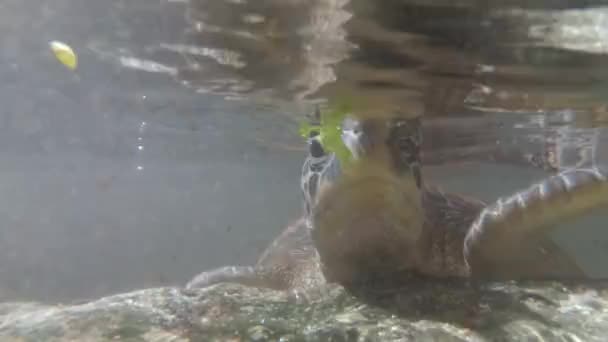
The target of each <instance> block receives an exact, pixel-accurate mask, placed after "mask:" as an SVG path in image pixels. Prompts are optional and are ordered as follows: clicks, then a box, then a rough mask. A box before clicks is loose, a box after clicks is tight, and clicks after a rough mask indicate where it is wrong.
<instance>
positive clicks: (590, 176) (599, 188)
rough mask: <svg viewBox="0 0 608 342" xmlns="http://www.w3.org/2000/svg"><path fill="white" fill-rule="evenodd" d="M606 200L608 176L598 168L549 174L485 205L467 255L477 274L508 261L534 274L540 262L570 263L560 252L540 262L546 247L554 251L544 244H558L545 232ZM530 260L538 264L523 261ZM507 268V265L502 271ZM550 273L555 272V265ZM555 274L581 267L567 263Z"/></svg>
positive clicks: (566, 273) (469, 239) (469, 237)
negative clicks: (537, 181) (565, 268)
mask: <svg viewBox="0 0 608 342" xmlns="http://www.w3.org/2000/svg"><path fill="white" fill-rule="evenodd" d="M607 205H608V179H607V177H606V174H605V173H602V172H601V171H600V170H599V169H597V168H594V169H572V170H567V171H564V172H562V173H560V174H558V175H555V176H551V177H549V178H547V179H545V180H543V181H541V182H539V183H536V184H534V185H532V186H530V187H529V188H527V189H525V190H523V191H520V192H517V193H515V194H513V195H511V196H509V197H506V198H500V199H498V200H497V201H496V202H495V203H493V204H491V205H489V206H487V207H486V208H484V210H482V211H481V213H480V214H479V216H478V217H477V219H476V220H475V221H474V222H473V223H472V224H471V227H470V228H469V231H468V233H467V235H466V238H465V245H464V256H465V260H466V262H467V263H468V265H469V266H470V268H471V273H472V275H473V276H475V275H479V274H480V273H484V272H488V271H491V269H492V268H493V267H491V265H506V264H509V263H518V264H519V265H520V267H528V268H530V270H527V271H526V270H521V272H519V271H513V272H514V273H518V274H519V273H522V274H524V275H526V273H531V274H528V275H531V276H532V275H536V274H533V273H534V272H536V270H535V269H536V268H540V267H541V266H540V265H545V264H546V265H553V266H555V267H557V266H559V265H562V264H563V262H566V261H565V260H564V258H563V257H562V256H559V257H553V258H552V259H551V260H552V261H551V262H549V261H547V262H546V263H541V262H540V261H538V258H540V257H542V255H543V252H542V251H543V250H545V254H547V255H551V253H550V252H547V251H546V249H552V248H554V247H555V246H554V245H553V246H552V245H551V243H550V242H549V240H548V236H547V235H546V234H545V233H547V232H549V231H550V230H551V229H552V228H554V227H556V226H557V224H558V223H561V222H564V221H566V220H568V219H573V218H576V217H578V216H581V215H584V214H586V213H588V212H590V211H592V210H594V209H597V208H600V207H602V206H607ZM518 251H521V252H518ZM558 259H561V260H562V262H561V263H560V261H559V260H558ZM547 260H549V259H547ZM526 261H529V262H532V263H537V264H538V265H537V266H538V267H537V266H533V265H532V264H529V265H528V266H525V262H526ZM522 265H524V266H522ZM494 268H499V267H494ZM509 272H510V270H504V272H503V274H506V275H508V274H509ZM546 272H547V273H548V274H551V270H547V271H546ZM554 273H556V274H562V275H564V276H566V277H567V276H572V275H575V274H573V273H577V271H576V270H574V268H568V270H564V271H557V270H556V271H554ZM571 273H572V274H571Z"/></svg>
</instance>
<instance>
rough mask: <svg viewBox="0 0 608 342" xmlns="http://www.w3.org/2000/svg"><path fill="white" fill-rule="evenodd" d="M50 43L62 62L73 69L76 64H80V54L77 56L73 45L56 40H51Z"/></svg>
mask: <svg viewBox="0 0 608 342" xmlns="http://www.w3.org/2000/svg"><path fill="white" fill-rule="evenodd" d="M49 45H50V46H51V50H53V53H54V54H55V57H56V58H57V59H58V60H59V61H60V62H61V64H63V65H65V66H66V67H68V68H70V69H72V70H74V69H76V66H77V65H78V56H76V54H75V53H74V51H73V50H72V48H71V47H69V46H68V45H67V44H65V43H62V42H59V41H56V40H54V41H52V42H50V43H49Z"/></svg>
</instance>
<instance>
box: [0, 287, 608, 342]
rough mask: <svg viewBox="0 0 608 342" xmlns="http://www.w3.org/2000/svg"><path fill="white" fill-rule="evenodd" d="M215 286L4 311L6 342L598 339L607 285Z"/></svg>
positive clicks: (1, 324)
mask: <svg viewBox="0 0 608 342" xmlns="http://www.w3.org/2000/svg"><path fill="white" fill-rule="evenodd" d="M293 298H294V297H293V296H290V295H288V294H286V293H285V292H278V291H272V290H263V289H256V288H248V287H243V286H240V285H232V284H219V285H216V286H212V287H209V288H207V289H198V290H187V291H186V290H182V289H179V288H156V289H146V290H139V291H135V292H131V293H126V294H119V295H114V296H109V297H105V298H102V299H99V300H96V301H91V302H88V303H84V304H75V305H45V304H41V303H4V304H0V340H1V341H175V342H178V341H180V342H181V341H601V340H604V339H605V332H606V331H608V286H606V284H598V285H593V286H591V285H586V286H581V285H578V286H575V285H563V284H559V283H554V282H551V283H540V282H536V283H527V284H515V283H500V284H493V285H488V286H484V287H481V288H478V289H474V288H472V287H470V286H466V285H464V284H456V283H453V282H441V283H439V282H433V283H428V282H424V283H417V284H413V285H412V286H408V287H404V288H400V289H392V290H387V291H376V292H374V293H373V294H369V293H368V294H367V295H365V296H359V295H354V294H351V293H347V292H346V291H345V290H344V289H343V288H341V287H338V286H328V287H326V288H324V291H319V293H318V294H317V295H315V296H313V297H309V300H308V301H304V302H303V301H301V300H298V301H295V300H293Z"/></svg>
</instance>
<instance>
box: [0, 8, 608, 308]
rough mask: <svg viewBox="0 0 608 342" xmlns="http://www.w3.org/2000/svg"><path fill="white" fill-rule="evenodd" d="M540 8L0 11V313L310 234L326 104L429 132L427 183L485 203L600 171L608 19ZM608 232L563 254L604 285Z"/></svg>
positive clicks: (581, 233)
mask: <svg viewBox="0 0 608 342" xmlns="http://www.w3.org/2000/svg"><path fill="white" fill-rule="evenodd" d="M482 3H483V4H482ZM550 4H551V5H550V6H549V5H548V4H547V2H539V1H536V2H530V1H527V2H517V1H503V2H500V3H498V2H496V3H494V2H492V1H490V2H475V1H427V2H425V1H406V0H402V1H397V0H391V1H388V0H387V1H382V2H380V1H361V0H359V1H352V2H347V1H338V0H335V1H333V0H315V1H312V0H311V1H299V0H291V1H278V0H277V1H270V0H268V1H259V2H253V1H252V2H246V1H219V0H209V1H203V0H190V1H185V0H184V1H177V0H174V1H168V0H161V1H144V0H131V1H118V0H113V1H93V0H88V1H76V0H55V1H41V0H33V1H27V2H24V1H17V0H5V1H3V2H2V4H0V13H1V14H0V15H2V20H0V32H2V39H0V79H1V80H2V81H1V83H0V96H2V99H3V101H2V106H1V107H0V108H1V109H0V157H1V158H2V162H1V163H0V193H1V194H2V196H0V297H1V298H2V299H7V300H8V299H15V298H27V299H38V300H49V301H55V300H67V299H74V298H82V297H95V296H100V295H104V294H110V293H114V292H119V291H125V290H129V289H134V288H141V287H150V286H157V285H164V284H182V283H184V282H185V281H187V280H188V279H189V278H190V277H191V276H192V275H194V274H196V273H198V272H200V271H202V270H204V269H208V268H212V267H217V266H222V265H228V264H252V263H253V262H254V261H255V258H256V256H257V255H258V254H259V253H260V251H261V250H262V249H263V248H264V247H265V246H266V244H267V243H268V242H269V241H270V240H271V239H272V238H273V236H275V235H276V234H277V233H278V232H279V231H280V230H281V228H282V227H283V226H284V225H285V224H286V223H288V222H289V220H291V219H295V218H296V217H297V216H298V215H299V214H300V210H301V208H300V197H299V193H298V181H299V172H300V166H301V162H302V160H303V158H304V156H305V154H304V150H303V148H304V145H303V142H302V141H301V139H300V138H299V137H298V134H297V122H298V121H299V120H300V119H302V118H303V117H304V114H305V113H307V111H308V110H310V102H319V101H321V100H323V99H327V98H346V99H348V100H349V101H350V102H351V103H352V104H353V105H355V108H358V109H359V110H361V111H371V112H374V111H377V112H387V111H391V112H399V113H403V115H420V114H422V115H424V117H425V120H426V122H425V125H426V128H425V129H426V131H425V149H426V150H427V152H428V153H427V156H429V157H428V160H427V162H428V164H429V165H428V166H427V167H426V171H425V172H426V173H427V174H428V177H430V178H431V179H433V180H435V181H436V182H438V183H440V184H442V185H444V186H446V187H447V188H449V189H451V190H455V191H460V192H464V193H467V194H469V195H476V196H479V197H481V198H483V199H485V200H493V199H495V198H496V197H497V196H499V195H500V194H505V193H509V192H510V191H513V190H515V189H519V188H521V187H522V186H525V185H527V184H528V183H529V182H531V181H532V180H535V179H539V178H540V177H542V176H543V175H544V174H547V173H549V172H552V171H554V170H553V169H555V168H556V169H560V168H566V167H571V166H575V165H592V164H593V163H602V162H605V161H606V160H607V159H606V157H608V155H606V152H603V150H604V148H603V147H604V146H605V141H606V139H608V137H607V136H606V134H607V132H606V131H605V129H604V123H605V122H606V120H607V119H608V111H606V100H605V99H606V94H607V89H608V87H607V84H608V83H607V81H608V69H607V66H608V59H607V58H606V55H605V53H606V52H608V43H607V42H608V39H607V38H608V9H606V8H602V7H601V6H602V2H601V1H577V2H573V1H565V0H564V1H552V2H550ZM573 4H575V5H573ZM590 8H592V9H593V10H591V9H590ZM51 40H61V41H64V42H66V43H68V44H70V45H71V46H72V47H73V48H74V49H75V51H76V52H77V53H78V55H79V59H80V64H79V68H78V70H77V71H76V72H71V71H69V70H67V69H66V68H64V67H63V66H62V65H60V64H59V63H58V62H57V61H56V60H55V59H54V57H53V56H52V55H51V52H50V50H49V48H48V42H49V41H51ZM244 97H247V98H246V99H243V98H244ZM239 98H240V100H238V99H239ZM294 99H295V100H297V101H296V102H292V101H293V100H294ZM237 100H238V101H237ZM605 222H606V217H605V216H600V215H598V216H596V217H589V218H585V219H584V220H579V221H577V222H576V223H574V225H576V229H575V230H570V231H565V230H564V231H563V232H560V233H558V234H556V239H557V241H559V242H560V243H561V245H562V246H563V247H564V248H566V249H567V250H569V251H571V252H572V254H573V256H574V257H575V258H576V260H577V261H579V263H580V265H581V266H582V267H583V268H584V269H586V270H587V271H588V272H589V273H590V274H592V275H597V276H607V275H608V270H607V269H606V267H605V263H604V262H603V260H606V258H607V257H608V254H607V253H608V250H607V248H608V234H607V233H606V231H605V229H604V228H605V225H606V224H605Z"/></svg>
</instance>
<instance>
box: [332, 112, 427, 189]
mask: <svg viewBox="0 0 608 342" xmlns="http://www.w3.org/2000/svg"><path fill="white" fill-rule="evenodd" d="M342 141H343V142H344V145H346V147H347V148H348V149H349V150H350V152H351V153H352V155H353V158H354V159H355V160H359V159H364V158H382V159H384V160H385V161H387V162H388V163H389V164H390V165H391V167H392V168H393V170H394V171H395V172H396V173H397V174H398V175H402V176H406V175H411V176H413V177H414V179H415V181H416V185H417V186H418V187H421V186H422V175H421V170H420V146H421V143H422V134H421V123H420V118H414V119H411V118H410V119H405V118H390V119H385V118H368V119H356V118H353V117H347V118H346V119H344V121H343V122H342Z"/></svg>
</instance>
